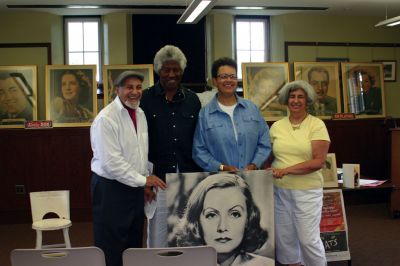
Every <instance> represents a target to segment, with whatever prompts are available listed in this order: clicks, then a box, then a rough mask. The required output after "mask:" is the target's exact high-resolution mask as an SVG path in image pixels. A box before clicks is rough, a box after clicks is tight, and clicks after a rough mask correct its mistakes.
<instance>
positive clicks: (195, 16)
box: [177, 0, 216, 24]
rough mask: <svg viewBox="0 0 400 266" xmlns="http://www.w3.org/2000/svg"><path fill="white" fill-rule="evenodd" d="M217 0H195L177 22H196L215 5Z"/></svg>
mask: <svg viewBox="0 0 400 266" xmlns="http://www.w3.org/2000/svg"><path fill="white" fill-rule="evenodd" d="M215 2H216V0H193V1H192V2H191V3H190V5H189V6H188V7H187V8H186V10H185V12H183V14H182V16H181V17H180V18H179V19H178V22H177V24H196V23H197V22H198V21H199V20H200V19H201V18H202V17H203V16H204V15H206V14H207V12H208V11H209V10H210V9H211V8H212V7H213V6H214V5H215Z"/></svg>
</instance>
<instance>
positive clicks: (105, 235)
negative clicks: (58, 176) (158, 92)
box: [90, 71, 166, 266]
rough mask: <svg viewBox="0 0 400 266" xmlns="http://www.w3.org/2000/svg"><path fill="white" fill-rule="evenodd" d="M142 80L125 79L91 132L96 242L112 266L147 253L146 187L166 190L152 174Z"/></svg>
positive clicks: (129, 75) (126, 74) (130, 74)
mask: <svg viewBox="0 0 400 266" xmlns="http://www.w3.org/2000/svg"><path fill="white" fill-rule="evenodd" d="M143 78H144V77H143V75H142V74H140V73H138V72H135V71H125V72H123V73H121V74H120V75H119V76H118V77H117V79H116V80H115V86H116V92H117V97H116V98H115V99H114V101H113V102H111V103H110V104H109V105H107V106H106V107H105V108H104V109H103V110H102V111H101V112H100V113H99V114H98V115H97V117H96V118H95V120H94V122H93V124H92V126H91V128H90V141H91V145H92V150H93V158H92V163H91V169H92V184H91V193H92V208H93V230H94V241H95V245H96V246H97V247H99V248H101V249H102V250H103V251H104V254H105V257H106V263H107V266H121V265H122V252H123V251H124V250H125V249H127V248H134V247H136V248H138V247H142V239H143V222H144V187H154V188H156V189H158V188H161V189H165V187H166V185H165V183H164V182H163V181H162V180H161V179H159V178H158V177H157V176H155V175H150V174H149V170H148V133H147V122H146V117H145V114H144V112H143V110H142V109H141V108H140V107H139V103H140V99H141V96H142V82H143Z"/></svg>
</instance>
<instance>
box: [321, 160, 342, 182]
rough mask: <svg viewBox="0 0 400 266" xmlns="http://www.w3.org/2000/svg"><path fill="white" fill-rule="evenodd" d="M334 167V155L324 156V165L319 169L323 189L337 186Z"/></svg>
mask: <svg viewBox="0 0 400 266" xmlns="http://www.w3.org/2000/svg"><path fill="white" fill-rule="evenodd" d="M336 167H337V166H336V155H335V154H334V153H328V154H327V155H326V160H325V164H324V166H323V167H322V169H321V171H322V176H323V177H324V187H325V188H326V187H338V186H339V184H338V176H337V168H336Z"/></svg>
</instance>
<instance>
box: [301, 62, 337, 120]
mask: <svg viewBox="0 0 400 266" xmlns="http://www.w3.org/2000/svg"><path fill="white" fill-rule="evenodd" d="M294 76H295V79H296V80H304V81H307V82H308V83H309V84H310V85H311V86H312V87H313V88H314V90H315V93H316V95H317V98H316V100H315V102H314V104H312V105H310V106H309V109H308V112H309V113H310V114H312V115H314V116H318V117H319V118H321V119H330V118H331V117H332V115H333V114H336V113H341V111H342V108H341V97H340V84H339V83H340V81H339V63H337V62H294Z"/></svg>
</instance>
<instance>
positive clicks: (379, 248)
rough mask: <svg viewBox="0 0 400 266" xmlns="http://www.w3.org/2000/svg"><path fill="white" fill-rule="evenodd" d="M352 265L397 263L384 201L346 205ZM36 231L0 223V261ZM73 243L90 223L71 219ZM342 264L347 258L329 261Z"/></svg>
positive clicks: (397, 229) (397, 235)
mask: <svg viewBox="0 0 400 266" xmlns="http://www.w3.org/2000/svg"><path fill="white" fill-rule="evenodd" d="M346 214H347V222H348V226H349V247H350V254H351V258H352V262H351V265H352V266H397V265H400V219H392V218H391V217H390V215H389V211H388V206H387V205H386V204H369V205H351V206H348V207H346ZM46 233H47V234H45V235H44V237H43V239H44V240H46V241H48V242H51V243H60V242H62V234H61V232H46ZM35 237H36V236H35V232H34V230H32V229H31V225H30V224H12V225H0V265H1V266H11V263H10V259H9V256H10V251H11V250H13V249H15V248H34V246H35ZM70 238H71V244H72V246H74V247H78V246H91V245H93V240H92V239H93V236H92V225H91V223H73V224H72V227H71V229H70ZM328 265H329V266H342V265H343V266H344V265H347V262H344V261H342V262H330V263H329V264H328Z"/></svg>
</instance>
